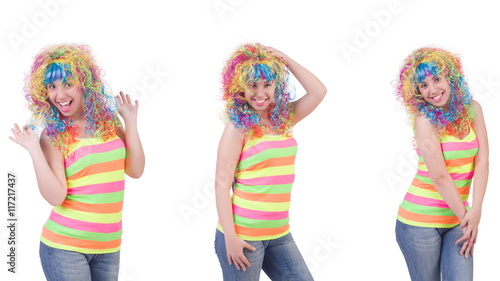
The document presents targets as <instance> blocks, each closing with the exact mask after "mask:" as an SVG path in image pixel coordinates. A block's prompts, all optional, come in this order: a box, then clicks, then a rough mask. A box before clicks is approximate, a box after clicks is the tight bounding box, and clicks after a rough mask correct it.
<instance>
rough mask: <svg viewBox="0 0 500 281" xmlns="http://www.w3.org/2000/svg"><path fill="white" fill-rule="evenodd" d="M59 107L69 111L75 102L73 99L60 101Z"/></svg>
mask: <svg viewBox="0 0 500 281" xmlns="http://www.w3.org/2000/svg"><path fill="white" fill-rule="evenodd" d="M57 104H59V108H60V109H61V110H62V111H68V110H69V109H70V108H71V105H72V104H73V101H66V102H58V103H57Z"/></svg>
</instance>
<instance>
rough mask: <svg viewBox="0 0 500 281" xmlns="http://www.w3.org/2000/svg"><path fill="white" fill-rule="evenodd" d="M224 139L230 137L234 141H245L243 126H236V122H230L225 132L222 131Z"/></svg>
mask: <svg viewBox="0 0 500 281" xmlns="http://www.w3.org/2000/svg"><path fill="white" fill-rule="evenodd" d="M222 138H223V139H228V140H232V141H241V142H243V139H244V136H243V130H242V129H241V128H236V127H235V126H234V124H231V123H228V124H226V127H225V128H224V132H223V133H222Z"/></svg>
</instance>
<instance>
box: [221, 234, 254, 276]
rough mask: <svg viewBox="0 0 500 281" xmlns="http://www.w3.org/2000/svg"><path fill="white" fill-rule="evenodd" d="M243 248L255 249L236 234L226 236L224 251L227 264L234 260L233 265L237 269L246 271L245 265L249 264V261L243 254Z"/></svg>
mask: <svg viewBox="0 0 500 281" xmlns="http://www.w3.org/2000/svg"><path fill="white" fill-rule="evenodd" d="M244 248H247V249H248V250H250V251H255V247H253V246H252V245H250V244H248V243H247V242H245V241H244V240H243V239H241V238H239V237H238V236H233V237H230V238H228V236H226V252H227V260H228V261H229V265H231V264H232V262H234V265H235V266H236V268H237V269H238V270H240V269H243V271H246V270H247V266H250V262H249V261H248V259H247V258H246V257H245V255H244V254H243V249H244Z"/></svg>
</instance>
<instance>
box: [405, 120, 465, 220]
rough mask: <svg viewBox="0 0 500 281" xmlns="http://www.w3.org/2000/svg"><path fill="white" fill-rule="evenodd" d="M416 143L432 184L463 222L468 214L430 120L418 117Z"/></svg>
mask: <svg viewBox="0 0 500 281" xmlns="http://www.w3.org/2000/svg"><path fill="white" fill-rule="evenodd" d="M415 141H416V142H417V145H418V150H419V152H420V155H421V156H422V158H423V159H424V162H425V164H426V166H427V169H428V170H429V177H430V179H431V181H432V184H433V185H434V187H435V188H436V190H437V191H438V192H439V195H441V197H443V199H444V201H445V202H446V204H448V206H449V207H450V208H451V210H452V211H453V213H455V215H456V216H457V217H458V218H459V219H460V221H462V220H463V219H464V217H465V214H466V213H467V210H466V209H465V206H464V203H463V201H462V198H461V197H460V194H459V193H458V190H457V187H456V185H455V182H454V181H453V179H452V178H451V176H450V173H449V172H448V169H447V168H446V164H445V161H444V157H443V152H442V150H441V143H440V142H439V136H438V132H437V130H436V128H435V127H434V125H432V124H431V123H430V122H429V120H428V119H426V118H424V117H422V116H418V117H417V120H416V121H415Z"/></svg>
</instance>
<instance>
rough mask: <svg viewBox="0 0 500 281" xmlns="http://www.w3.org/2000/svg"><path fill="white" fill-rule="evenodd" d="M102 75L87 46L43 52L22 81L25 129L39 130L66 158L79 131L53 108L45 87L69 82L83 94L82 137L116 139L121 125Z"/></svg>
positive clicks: (48, 48)
mask: <svg viewBox="0 0 500 281" xmlns="http://www.w3.org/2000/svg"><path fill="white" fill-rule="evenodd" d="M102 75H103V71H102V69H101V68H100V67H99V66H98V65H97V63H96V62H95V60H94V57H93V56H92V49H91V48H90V46H87V45H77V44H61V45H54V46H48V47H45V48H43V49H42V50H41V51H40V52H39V53H38V55H37V56H36V57H35V60H34V62H33V65H32V66H31V70H30V73H29V74H27V75H26V78H25V87H24V95H25V98H26V100H27V101H28V107H29V110H30V111H31V112H32V118H31V120H30V121H29V122H28V126H31V127H33V126H41V127H42V128H43V129H45V134H46V135H47V137H48V138H49V140H50V141H51V143H52V144H53V145H54V146H56V147H58V148H59V149H60V150H61V151H62V152H63V153H64V154H65V155H66V154H67V152H68V148H69V146H70V145H71V144H73V143H75V142H76V141H77V140H76V137H77V136H78V134H79V131H80V130H79V128H78V127H77V126H76V125H74V124H73V122H72V120H69V118H66V117H64V116H62V114H60V112H59V110H58V109H57V108H56V107H55V106H54V104H52V102H51V101H50V99H49V95H48V91H47V85H48V84H51V83H53V82H54V81H56V80H62V82H63V83H64V82H66V80H67V79H68V78H69V79H71V80H72V81H73V82H74V83H75V84H76V85H78V90H79V91H80V92H81V93H82V102H83V114H82V115H83V116H82V117H83V119H84V120H85V121H86V127H85V133H87V134H90V135H93V136H94V137H98V138H101V139H103V140H107V139H108V138H110V137H114V136H116V133H117V128H118V127H119V126H120V125H121V123H120V121H119V119H118V116H117V115H116V108H117V101H116V98H114V97H113V96H112V95H111V94H110V93H109V91H108V90H107V87H106V84H105V82H104V80H103V78H102Z"/></svg>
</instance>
